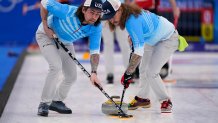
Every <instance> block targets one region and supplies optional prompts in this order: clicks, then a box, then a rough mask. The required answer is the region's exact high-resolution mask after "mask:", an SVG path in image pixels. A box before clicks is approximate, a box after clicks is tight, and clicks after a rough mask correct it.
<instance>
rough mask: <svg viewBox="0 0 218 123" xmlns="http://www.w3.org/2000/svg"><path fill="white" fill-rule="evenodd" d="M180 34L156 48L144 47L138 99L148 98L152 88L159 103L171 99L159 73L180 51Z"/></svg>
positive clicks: (176, 33) (162, 42)
mask: <svg viewBox="0 0 218 123" xmlns="http://www.w3.org/2000/svg"><path fill="white" fill-rule="evenodd" d="M178 45H179V41H178V32H177V31H175V32H174V33H173V34H172V36H171V37H170V38H169V39H168V40H165V41H161V42H159V43H158V44H156V45H155V46H149V45H146V44H145V45H144V54H143V57H142V61H141V64H140V68H139V71H140V79H139V81H140V90H139V92H138V94H137V96H138V97H141V98H148V94H149V92H150V87H151V89H152V90H153V92H154V94H155V95H156V96H157V99H158V100H159V101H164V100H167V99H170V97H169V95H168V93H167V91H166V88H165V86H164V83H163V82H162V79H161V78H160V75H159V72H160V70H161V68H162V67H163V65H164V64H165V63H166V62H167V61H168V60H169V58H170V57H171V55H172V54H173V53H174V52H175V51H176V50H177V49H178Z"/></svg>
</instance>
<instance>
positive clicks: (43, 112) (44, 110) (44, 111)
mask: <svg viewBox="0 0 218 123" xmlns="http://www.w3.org/2000/svg"><path fill="white" fill-rule="evenodd" d="M48 108H49V105H47V104H46V103H40V104H39V107H38V113H37V115H40V116H44V117H47V116H48Z"/></svg>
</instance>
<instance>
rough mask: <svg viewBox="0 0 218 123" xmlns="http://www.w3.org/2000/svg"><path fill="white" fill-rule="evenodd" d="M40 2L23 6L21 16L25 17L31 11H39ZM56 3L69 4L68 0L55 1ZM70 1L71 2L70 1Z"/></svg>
mask: <svg viewBox="0 0 218 123" xmlns="http://www.w3.org/2000/svg"><path fill="white" fill-rule="evenodd" d="M40 1H41V0H38V1H37V2H36V3H35V4H33V5H27V4H24V5H23V8H22V14H23V15H26V14H27V13H28V12H29V11H33V10H36V9H39V8H40V5H41V3H40ZM57 1H58V2H60V3H62V4H70V2H69V0H57ZM71 1H72V0H71Z"/></svg>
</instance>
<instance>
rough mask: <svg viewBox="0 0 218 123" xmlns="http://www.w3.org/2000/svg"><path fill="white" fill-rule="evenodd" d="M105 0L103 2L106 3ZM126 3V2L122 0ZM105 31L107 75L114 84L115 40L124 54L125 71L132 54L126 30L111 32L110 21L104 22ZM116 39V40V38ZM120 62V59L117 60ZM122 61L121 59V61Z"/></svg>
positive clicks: (103, 34) (103, 35)
mask: <svg viewBox="0 0 218 123" xmlns="http://www.w3.org/2000/svg"><path fill="white" fill-rule="evenodd" d="M104 1H105V0H103V2H104ZM120 1H121V2H124V0H120ZM102 25H103V29H102V37H103V42H104V43H103V44H104V51H103V52H104V61H105V69H106V74H107V77H106V79H107V83H108V84H113V83H114V50H115V49H114V44H115V39H116V40H117V42H118V44H119V47H120V51H121V54H122V61H123V65H124V67H125V69H126V68H127V65H128V63H129V54H130V46H129V44H128V42H127V41H128V33H127V31H126V30H121V29H120V28H119V27H117V28H116V29H115V30H114V31H111V29H110V28H109V25H108V21H102ZM115 37H116V38H115ZM115 60H118V59H115ZM119 60H120V59H119Z"/></svg>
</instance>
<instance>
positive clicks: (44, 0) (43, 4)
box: [41, 0, 48, 9]
mask: <svg viewBox="0 0 218 123" xmlns="http://www.w3.org/2000/svg"><path fill="white" fill-rule="evenodd" d="M47 3H48V0H42V1H41V4H42V6H43V7H44V8H45V9H47Z"/></svg>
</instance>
